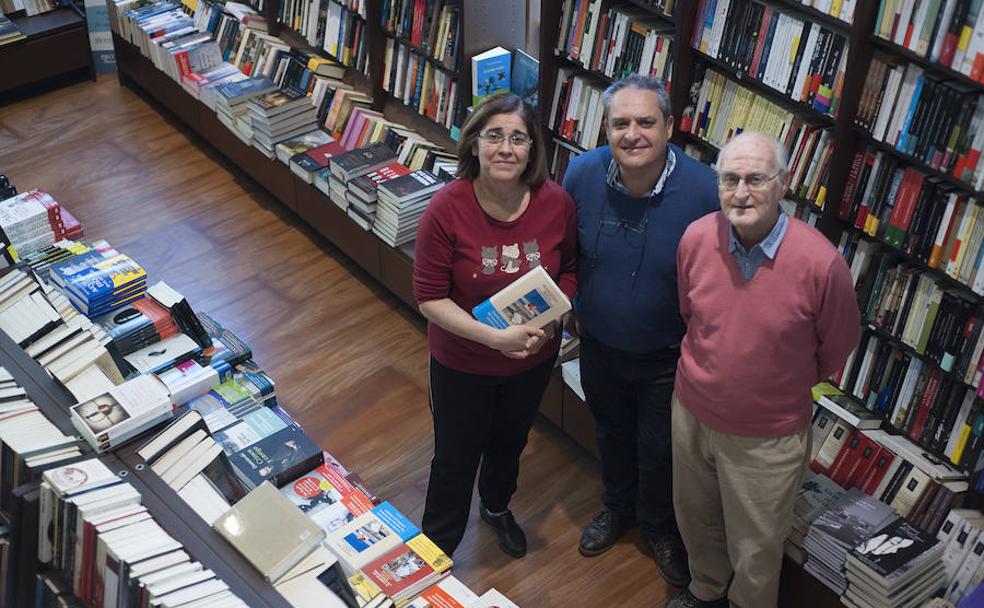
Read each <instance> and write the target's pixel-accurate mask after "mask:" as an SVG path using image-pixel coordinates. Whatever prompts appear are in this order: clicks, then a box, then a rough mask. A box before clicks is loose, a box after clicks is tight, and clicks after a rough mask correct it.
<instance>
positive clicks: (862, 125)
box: [540, 0, 984, 606]
mask: <svg viewBox="0 0 984 608" xmlns="http://www.w3.org/2000/svg"><path fill="white" fill-rule="evenodd" d="M643 5H646V3H644V2H632V3H631V5H622V6H618V7H614V8H610V7H608V6H604V7H603V6H601V4H600V3H597V2H594V1H592V0H569V1H564V2H561V1H557V2H552V3H551V2H543V3H542V19H541V25H542V28H543V31H544V32H552V31H553V29H554V28H556V29H557V31H558V32H559V37H557V38H555V37H553V36H548V37H547V38H549V39H548V40H543V39H542V40H541V42H542V44H541V54H540V55H541V59H542V60H543V62H544V66H545V69H544V70H543V73H542V80H541V97H544V98H545V99H547V98H548V99H551V100H552V101H551V103H550V106H549V107H544V108H543V109H542V112H543V116H544V120H545V124H546V126H547V128H548V129H549V130H550V133H551V135H552V137H553V140H554V144H555V149H554V152H553V155H552V158H551V160H552V163H551V171H552V173H553V175H554V176H555V177H556V178H557V179H562V177H563V172H564V169H565V167H566V165H567V163H568V162H569V159H570V158H571V157H572V156H575V155H577V154H580V153H582V152H584V151H585V150H589V149H591V148H594V147H596V146H599V145H603V144H604V143H605V142H604V134H603V129H602V115H601V114H602V109H599V107H598V106H599V105H600V103H599V102H600V99H599V98H600V94H601V92H602V91H603V90H604V88H605V87H607V86H608V85H609V84H610V83H611V82H612V81H613V80H614V79H617V78H618V77H621V76H624V75H625V74H626V73H629V72H633V71H638V70H639V68H640V64H633V63H631V62H629V63H628V64H627V65H623V66H622V69H619V68H616V69H615V71H614V72H613V71H612V69H611V63H607V62H606V61H605V59H604V58H605V53H606V52H610V51H611V49H612V48H614V47H615V46H617V45H619V44H622V42H623V41H624V40H622V39H619V37H618V31H619V30H618V27H619V24H620V23H622V22H623V21H619V19H622V20H624V19H625V16H624V15H621V14H620V12H622V11H624V12H625V14H627V15H628V16H629V17H628V18H629V20H630V21H633V22H634V24H633V25H632V26H630V27H629V31H630V32H633V34H636V36H635V38H634V41H633V42H632V43H626V44H627V46H626V48H627V49H633V50H634V51H635V52H638V51H639V49H642V52H643V55H645V53H646V52H651V50H652V48H654V47H653V45H652V42H651V40H650V39H649V38H647V36H649V35H650V34H652V32H653V31H654V28H657V29H658V31H659V34H658V36H660V37H664V38H665V39H666V40H668V41H672V44H670V47H669V48H670V52H671V54H672V55H671V58H670V60H669V61H668V62H667V63H666V65H665V68H654V66H655V65H656V64H651V65H650V64H644V65H641V67H642V68H643V69H642V71H643V72H644V73H655V74H657V75H660V76H662V77H663V78H664V79H665V80H666V81H668V82H669V84H670V93H671V98H672V100H673V112H674V118H675V134H674V139H673V141H674V142H675V143H677V144H678V145H680V146H681V147H682V148H684V149H685V151H686V153H687V154H689V155H691V156H694V157H696V158H698V159H700V160H702V161H704V162H713V161H714V159H715V158H716V156H717V153H718V151H719V150H720V148H721V147H722V146H723V145H724V144H725V143H726V142H727V141H728V140H729V139H730V138H731V137H733V136H734V135H735V134H737V133H740V132H741V131H743V130H746V129H754V130H759V131H765V132H767V133H771V134H773V135H775V136H776V137H777V138H778V139H779V140H780V141H781V142H783V144H784V145H785V147H786V149H787V151H788V152H789V167H788V168H789V175H790V180H789V184H788V186H789V191H788V192H787V196H786V199H785V200H784V201H783V207H784V208H785V209H786V211H787V212H788V213H789V214H790V215H795V216H796V217H799V218H800V219H803V220H804V221H807V222H809V223H811V224H814V225H816V226H817V227H818V228H820V229H821V230H822V231H823V232H824V233H825V234H827V236H828V237H830V238H831V240H832V241H833V242H835V243H836V244H838V246H839V248H840V250H841V251H842V252H843V253H844V255H845V257H846V258H847V260H848V262H849V264H850V267H851V271H852V275H853V277H854V279H855V284H856V287H857V290H858V297H859V303H860V306H861V309H862V314H863V317H864V324H865V326H864V331H863V338H862V341H861V344H860V345H859V346H858V348H857V349H856V351H855V353H854V354H853V355H852V356H851V358H850V359H849V361H848V362H847V364H846V365H845V367H844V369H843V370H841V371H840V372H839V373H838V374H837V375H836V377H835V378H833V379H832V381H833V382H835V383H836V384H837V385H838V386H834V385H833V384H825V385H820V386H819V387H818V388H817V389H816V391H815V395H814V396H815V399H816V400H817V403H818V405H817V408H816V410H815V417H814V422H813V424H814V430H813V433H814V446H813V454H812V458H813V464H812V468H813V471H814V473H815V474H816V476H815V477H811V478H810V479H809V480H808V481H807V483H806V484H805V485H804V488H803V491H802V492H801V496H800V502H799V504H798V505H797V507H796V513H797V521H796V523H795V524H794V530H793V533H792V534H791V536H790V538H789V541H788V542H787V546H786V553H787V556H788V557H789V558H790V559H791V560H792V561H795V562H798V563H800V564H804V563H805V564H806V567H805V570H806V572H808V573H809V574H810V575H812V577H814V580H813V586H814V587H816V588H817V589H818V593H816V594H811V600H812V601H815V602H817V603H818V604H819V605H833V604H834V603H835V602H836V601H837V598H835V597H834V596H833V595H831V594H830V593H829V591H832V592H833V593H834V594H836V596H838V597H839V599H840V600H841V601H842V602H843V603H844V604H846V605H849V606H867V605H899V603H900V602H904V601H907V602H913V604H914V605H918V604H919V603H921V599H926V598H929V597H930V596H932V595H934V594H936V591H937V590H940V589H942V592H941V593H940V594H939V595H940V596H942V597H946V598H948V599H949V600H951V601H952V602H953V603H954V605H955V604H956V602H958V601H959V600H960V599H961V598H962V597H963V596H965V595H967V594H969V593H970V592H971V591H972V590H973V589H974V588H975V587H976V586H977V585H978V584H979V583H980V581H981V578H984V569H981V565H980V564H981V559H980V557H976V555H977V554H976V553H975V551H976V550H977V549H980V552H981V553H982V554H984V539H982V540H981V542H979V543H978V542H977V541H975V540H973V539H974V538H976V537H977V535H978V534H979V530H980V528H981V527H982V524H981V520H980V514H979V512H976V511H972V510H961V509H954V508H953V507H957V506H960V505H964V506H975V505H979V500H978V499H977V498H976V497H978V496H979V495H980V494H981V493H984V487H980V486H981V475H980V470H981V468H984V467H982V464H981V462H984V461H982V457H981V454H982V453H984V452H982V449H984V445H982V444H984V433H982V432H980V429H981V428H984V426H982V425H984V401H982V400H981V399H980V397H979V396H978V387H980V385H981V383H980V376H981V372H980V369H982V363H981V361H982V358H981V353H982V350H984V338H982V337H981V326H982V324H981V323H980V318H981V317H980V314H981V311H982V308H981V295H984V279H982V278H979V277H980V276H984V271H982V270H981V267H982V264H981V261H982V257H984V254H982V252H984V247H982V245H984V222H979V221H978V220H979V219H980V218H979V217H978V213H979V210H980V206H979V203H978V201H979V200H980V199H981V189H982V185H981V184H982V183H984V178H982V177H981V169H980V168H979V166H978V165H979V157H980V154H979V150H980V149H981V143H982V142H979V141H977V140H978V139H980V137H981V133H984V129H981V128H980V125H979V124H977V123H978V122H979V120H980V116H978V107H979V106H978V103H979V98H980V97H981V93H982V91H984V89H982V88H981V80H982V76H981V74H979V73H978V72H979V71H980V70H979V69H976V68H980V67H981V65H984V59H980V58H981V57H984V45H982V43H981V40H984V37H981V36H980V32H982V31H984V16H982V18H980V19H978V12H979V11H978V8H979V7H977V3H971V2H958V1H956V0H954V1H950V0H941V1H940V2H917V1H913V0H898V1H893V0H885V1H883V2H872V3H859V2H851V1H844V2H829V1H820V0H803V1H801V2H796V1H794V0H773V1H770V2H757V1H754V0H731V1H729V2H721V1H718V2H713V1H704V0H695V1H694V2H690V3H682V2H680V3H677V7H676V16H677V18H676V19H675V20H673V19H671V20H666V19H664V17H663V16H662V15H659V14H654V13H658V12H659V11H658V10H650V11H649V12H648V14H647V12H646V11H644V10H642V9H643V8H645V7H644V6H643ZM669 12H672V10H671V11H669ZM613 23H614V24H615V25H612V24H613ZM886 28H887V29H886ZM647 32H648V33H647ZM749 34H750V35H749ZM598 40H604V41H606V42H607V44H606V45H603V46H602V47H601V48H599V47H598V46H597V41H598ZM630 52H632V51H630ZM618 60H619V59H616V60H615V61H616V64H615V65H619V64H618V63H617V62H618ZM975 63H976V64H977V66H976V68H975ZM625 68H627V71H626V70H625ZM646 68H648V71H647V69H646ZM660 69H663V70H664V71H663V72H662V73H660V71H659V70H660ZM981 107H984V106H981ZM576 365H577V364H576V362H571V363H565V364H564V366H563V368H562V370H563V374H562V377H563V379H564V381H565V383H566V384H567V386H566V387H565V389H564V391H565V392H564V394H563V395H562V397H561V398H560V400H559V401H560V408H559V410H557V411H554V410H551V415H552V416H553V417H552V418H551V419H552V420H555V421H556V420H559V422H558V424H559V425H561V426H563V425H564V424H565V422H566V418H567V416H568V414H569V413H571V414H573V413H575V412H577V410H576V409H575V408H574V404H575V403H576V402H579V401H581V399H583V398H579V397H578V396H577V392H576V389H575V388H573V387H576V386H578V384H579V383H578V382H577V378H576V376H577V370H576ZM982 394H984V392H982ZM581 405H582V406H583V402H581ZM555 409H556V408H555ZM832 429H833V432H831V431H832ZM893 463H894V464H893ZM831 478H833V481H831ZM835 482H836V483H835ZM861 512H865V513H869V514H871V515H872V516H871V517H869V518H868V519H867V520H866V521H863V522H862V521H857V520H854V519H852V517H853V515H851V514H858V513H861ZM954 514H956V515H954ZM900 518H905V519H900ZM860 519H864V518H860ZM955 529H956V530H963V534H957V535H956V536H954V532H953V531H954V530H955ZM887 531H890V532H891V534H892V535H895V536H898V537H900V538H903V539H907V540H906V543H907V544H909V545H910V546H913V547H916V548H915V549H912V550H911V551H908V552H906V556H905V558H904V559H900V560H898V561H896V562H894V563H891V564H888V563H884V562H883V563H875V562H878V561H879V560H877V559H872V558H871V557H870V555H869V553H870V551H872V550H874V549H875V548H874V547H872V548H871V549H870V550H862V549H863V543H864V541H866V539H869V540H870V539H874V538H877V537H878V534H879V533H886V534H887V533H888V532H887ZM968 539H970V540H968ZM909 541H911V543H909ZM859 545H862V547H859ZM967 559H970V561H972V562H974V564H973V565H967V561H966V560H967ZM906 560H909V561H906ZM786 570H789V571H791V572H792V578H796V577H797V576H798V574H797V573H799V575H801V574H802V572H803V571H802V570H797V569H795V568H792V569H785V570H784V575H783V576H784V586H788V585H787V583H786V582H785V581H786V578H787V576H790V573H789V572H786ZM907 571H908V572H909V573H910V574H909V575H908V576H907V577H906V578H904V579H903V578H901V573H902V572H907ZM800 578H801V576H800ZM906 580H908V581H910V582H911V581H918V582H917V583H912V584H911V585H906V584H904V581H906ZM906 590H907V591H906ZM906 593H908V595H905V594H906ZM920 598H921V599H920ZM800 599H801V598H799V597H797V600H800ZM941 605H943V604H941Z"/></svg>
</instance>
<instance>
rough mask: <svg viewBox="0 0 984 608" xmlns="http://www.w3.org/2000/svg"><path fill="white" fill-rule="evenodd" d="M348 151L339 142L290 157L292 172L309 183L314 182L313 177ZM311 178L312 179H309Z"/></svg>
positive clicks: (332, 142)
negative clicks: (333, 158)
mask: <svg viewBox="0 0 984 608" xmlns="http://www.w3.org/2000/svg"><path fill="white" fill-rule="evenodd" d="M346 151H347V150H346V149H345V148H344V147H343V146H342V144H341V143H339V142H337V141H331V142H328V143H326V144H322V145H320V146H318V147H316V148H311V149H310V150H308V151H307V152H301V153H300V154H295V155H294V156H292V157H290V170H291V171H293V172H294V173H295V174H297V175H298V177H301V178H302V179H304V180H305V181H307V182H308V183H311V182H312V181H313V179H314V178H313V175H314V174H315V173H317V172H318V171H321V170H322V169H324V168H325V167H328V166H329V165H330V164H331V159H332V157H334V156H337V155H339V154H341V153H342V152H346ZM309 177H310V179H309Z"/></svg>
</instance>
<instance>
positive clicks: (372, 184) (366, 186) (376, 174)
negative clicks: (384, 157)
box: [349, 162, 410, 202]
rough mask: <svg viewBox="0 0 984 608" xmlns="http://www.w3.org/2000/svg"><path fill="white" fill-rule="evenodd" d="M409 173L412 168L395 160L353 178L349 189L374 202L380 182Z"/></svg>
mask: <svg viewBox="0 0 984 608" xmlns="http://www.w3.org/2000/svg"><path fill="white" fill-rule="evenodd" d="M407 173H410V169H409V168H408V167H406V166H405V165H401V164H400V163H395V162H394V163H390V164H388V165H386V166H384V167H380V168H379V169H376V170H375V171H373V172H372V173H367V174H365V175H360V176H359V177H357V178H355V179H353V180H352V181H351V182H349V190H351V191H353V192H355V194H356V196H358V197H359V198H361V199H362V200H365V201H366V202H373V201H375V200H376V198H377V197H376V189H377V188H378V187H379V184H381V183H383V182H385V181H387V180H391V179H394V178H397V177H400V176H401V175H406V174H407Z"/></svg>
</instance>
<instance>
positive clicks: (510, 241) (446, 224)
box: [413, 179, 577, 376]
mask: <svg viewBox="0 0 984 608" xmlns="http://www.w3.org/2000/svg"><path fill="white" fill-rule="evenodd" d="M576 239H577V232H576V229H575V223H574V201H573V200H571V197H570V195H568V194H567V193H566V192H565V191H564V190H563V188H561V187H560V186H559V185H558V184H556V183H555V182H553V181H547V182H545V183H544V184H543V185H542V186H540V187H539V188H537V189H536V190H534V191H533V192H532V193H531V194H530V202H529V205H528V206H527V208H526V211H524V212H523V214H522V215H521V216H520V217H519V218H518V219H516V220H513V221H511V222H500V221H498V220H495V219H493V218H491V217H489V216H488V214H486V213H485V211H483V210H482V208H481V206H480V205H479V204H478V200H477V199H476V198H475V190H474V189H473V187H472V183H471V182H470V181H468V180H463V179H456V180H454V181H453V182H451V183H449V184H448V185H446V186H444V187H443V188H441V189H440V190H439V191H438V192H437V193H436V194H435V195H434V198H433V199H431V202H430V204H429V205H428V206H427V211H425V212H424V215H423V217H422V218H421V220H420V228H419V229H418V231H417V243H416V245H415V251H414V254H415V256H414V264H413V297H414V298H415V299H416V300H417V302H418V303H421V304H422V303H424V302H429V301H432V300H441V299H444V298H451V300H452V301H453V302H454V303H455V304H457V305H458V306H460V307H461V308H462V309H463V310H465V312H467V313H469V314H471V310H472V308H474V307H475V305H476V304H479V303H480V302H482V301H483V300H485V299H487V298H488V297H489V296H491V295H493V294H494V293H496V292H497V291H499V290H500V289H502V288H504V287H505V286H507V285H509V284H510V283H512V282H513V281H514V280H516V279H517V278H519V277H520V276H522V275H523V274H524V273H526V272H527V271H529V270H530V269H531V268H533V267H534V266H536V265H537V264H539V265H542V266H543V267H544V269H546V270H547V272H549V273H550V276H551V277H553V279H554V280H555V281H557V284H558V285H559V286H560V288H561V289H562V290H563V291H564V293H565V294H567V296H568V297H573V295H574V291H575V289H576V288H577V278H576V271H577V259H576V255H577V244H576ZM427 342H428V346H429V348H430V352H431V354H432V355H433V356H434V358H435V359H437V360H438V361H439V362H440V363H441V364H442V365H444V366H446V367H449V368H451V369H455V370H458V371H461V372H465V373H470V374H482V375H487V376H507V375H512V374H516V373H519V372H522V371H525V370H528V369H531V368H532V367H535V366H536V365H538V364H540V363H542V362H544V361H547V360H549V359H551V358H553V357H556V356H557V348H558V346H559V345H560V337H559V336H556V337H555V338H554V339H553V340H552V341H551V342H550V343H548V344H545V345H544V346H543V348H542V349H541V350H540V352H538V353H537V354H536V355H533V356H531V357H528V358H526V359H521V360H517V359H509V358H507V357H506V356H504V355H503V354H502V353H500V352H499V351H497V350H493V349H491V348H489V347H487V346H485V345H482V344H479V343H477V342H472V341H471V340H467V339H465V338H461V337H459V336H456V335H454V334H452V333H451V332H449V331H447V330H445V329H443V328H441V327H440V326H438V325H437V324H436V323H429V324H428V326H427Z"/></svg>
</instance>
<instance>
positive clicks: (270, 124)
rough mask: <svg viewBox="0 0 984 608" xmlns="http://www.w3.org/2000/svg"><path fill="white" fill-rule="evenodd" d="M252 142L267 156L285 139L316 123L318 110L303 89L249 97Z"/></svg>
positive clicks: (311, 127)
mask: <svg viewBox="0 0 984 608" xmlns="http://www.w3.org/2000/svg"><path fill="white" fill-rule="evenodd" d="M247 106H248V108H249V115H250V120H251V125H252V128H253V145H254V146H255V147H256V148H257V149H258V150H260V151H261V152H263V153H264V154H265V155H266V156H268V157H269V158H274V157H275V156H276V145H277V144H278V143H280V142H281V141H283V140H285V139H290V138H291V137H296V136H298V135H301V134H302V133H307V132H308V131H310V130H311V129H313V128H315V127H316V126H317V124H316V123H317V119H318V110H317V108H315V107H314V105H313V104H312V103H311V99H310V98H309V97H308V96H307V94H306V93H305V92H304V91H299V90H296V89H291V88H286V89H280V90H277V91H273V92H270V93H266V94H265V95H260V96H257V97H254V98H253V99H250V100H249V102H248V104H247Z"/></svg>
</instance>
